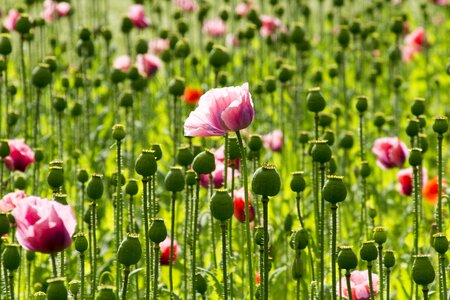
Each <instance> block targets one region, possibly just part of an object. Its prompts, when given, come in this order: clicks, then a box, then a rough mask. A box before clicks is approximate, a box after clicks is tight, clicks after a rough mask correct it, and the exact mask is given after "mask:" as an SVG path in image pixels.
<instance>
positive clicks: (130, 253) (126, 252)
mask: <svg viewBox="0 0 450 300" xmlns="http://www.w3.org/2000/svg"><path fill="white" fill-rule="evenodd" d="M117 257H118V261H119V262H120V263H121V264H122V265H124V266H127V267H129V266H131V265H135V264H137V263H138V262H139V260H140V259H141V257H142V247H141V242H139V235H137V234H136V233H128V234H127V237H126V238H125V239H124V240H123V241H122V243H121V244H120V246H119V250H118V253H117Z"/></svg>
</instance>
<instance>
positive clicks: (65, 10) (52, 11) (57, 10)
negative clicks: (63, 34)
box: [42, 0, 72, 22]
mask: <svg viewBox="0 0 450 300" xmlns="http://www.w3.org/2000/svg"><path fill="white" fill-rule="evenodd" d="M43 6H44V11H43V12H42V17H43V18H44V19H45V20H46V21H48V22H50V21H53V20H54V19H56V18H61V17H64V16H67V15H68V14H69V13H70V11H71V9H72V7H71V5H70V3H68V2H56V1H53V0H45V1H44V4H43Z"/></svg>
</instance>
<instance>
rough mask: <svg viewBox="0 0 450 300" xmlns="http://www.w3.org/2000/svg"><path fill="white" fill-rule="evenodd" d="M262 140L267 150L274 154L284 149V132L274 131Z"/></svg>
mask: <svg viewBox="0 0 450 300" xmlns="http://www.w3.org/2000/svg"><path fill="white" fill-rule="evenodd" d="M262 139H263V143H264V147H265V148H266V149H270V150H272V151H274V152H280V151H281V149H282V148H283V132H281V130H279V129H275V130H274V131H272V132H270V133H268V134H266V135H264V136H263V137H262Z"/></svg>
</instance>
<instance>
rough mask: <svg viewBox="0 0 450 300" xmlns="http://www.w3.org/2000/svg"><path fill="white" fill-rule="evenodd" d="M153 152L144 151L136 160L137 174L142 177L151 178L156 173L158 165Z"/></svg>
mask: <svg viewBox="0 0 450 300" xmlns="http://www.w3.org/2000/svg"><path fill="white" fill-rule="evenodd" d="M154 153H155V152H154V151H153V150H149V149H144V150H142V152H141V154H140V155H139V156H138V158H137V159H136V164H135V168H136V173H138V174H139V175H141V176H142V177H149V176H151V175H153V174H155V173H156V170H157V169H158V165H157V164H156V158H155V155H154Z"/></svg>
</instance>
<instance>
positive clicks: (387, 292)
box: [386, 268, 391, 300]
mask: <svg viewBox="0 0 450 300" xmlns="http://www.w3.org/2000/svg"><path fill="white" fill-rule="evenodd" d="M390 288H391V269H390V268H386V300H389V299H390V298H391V296H390V294H391V293H390Z"/></svg>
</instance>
